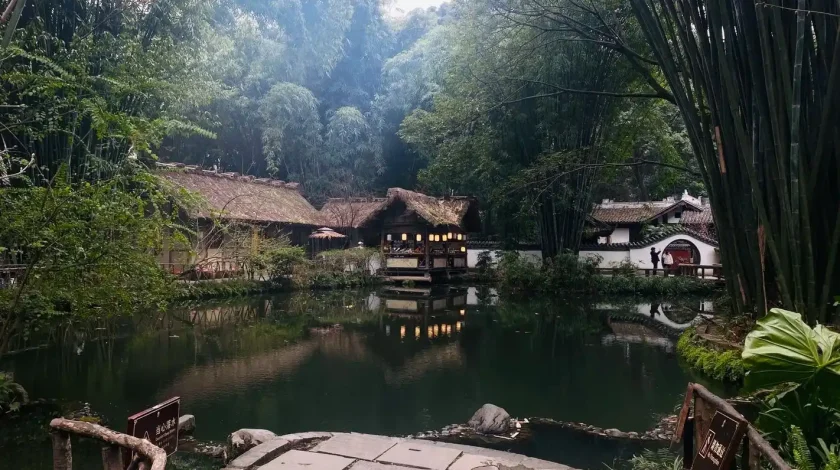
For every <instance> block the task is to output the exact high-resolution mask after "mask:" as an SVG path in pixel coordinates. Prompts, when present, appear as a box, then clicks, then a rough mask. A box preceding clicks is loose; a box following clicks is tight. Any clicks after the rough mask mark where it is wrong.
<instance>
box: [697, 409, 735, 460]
mask: <svg viewBox="0 0 840 470" xmlns="http://www.w3.org/2000/svg"><path fill="white" fill-rule="evenodd" d="M746 431H747V423H746V422H745V421H744V420H743V419H742V418H741V417H739V416H738V417H736V416H730V415H728V414H726V413H724V412H722V411H720V410H718V411H716V412H715V415H714V417H713V418H712V423H711V425H710V426H709V430H708V431H707V432H706V437H705V439H704V440H703V445H702V447H700V450H699V451H698V452H697V455H695V456H694V462H692V464H691V470H726V469H728V468H730V464H731V462H732V458H733V457H735V452H737V450H738V445H739V444H740V442H741V438H743V437H744V433H745V432H746Z"/></svg>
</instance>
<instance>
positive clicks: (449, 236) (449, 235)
mask: <svg viewBox="0 0 840 470" xmlns="http://www.w3.org/2000/svg"><path fill="white" fill-rule="evenodd" d="M446 236H447V237H448V238H449V239H450V240H452V232H449V233H448V234H447V235H446Z"/></svg>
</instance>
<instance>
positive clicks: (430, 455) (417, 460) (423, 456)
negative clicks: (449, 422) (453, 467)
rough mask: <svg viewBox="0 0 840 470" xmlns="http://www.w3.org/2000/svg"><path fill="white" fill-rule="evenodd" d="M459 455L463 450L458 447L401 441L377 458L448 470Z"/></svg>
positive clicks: (436, 469) (382, 460)
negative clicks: (449, 447)
mask: <svg viewBox="0 0 840 470" xmlns="http://www.w3.org/2000/svg"><path fill="white" fill-rule="evenodd" d="M459 455H461V451H460V450H458V449H448V448H446V447H441V446H434V445H429V444H426V443H424V444H419V443H414V442H400V443H399V444H397V445H395V446H394V447H391V449H389V450H388V452H385V453H384V454H382V455H381V456H380V457H379V458H378V459H376V460H377V461H379V462H384V463H393V464H397V465H407V466H410V467H419V468H427V469H430V470H446V468H447V467H448V466H449V464H451V463H452V462H453V461H454V460H455V459H456V458H457V457H458V456H459Z"/></svg>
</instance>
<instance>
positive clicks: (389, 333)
mask: <svg viewBox="0 0 840 470" xmlns="http://www.w3.org/2000/svg"><path fill="white" fill-rule="evenodd" d="M385 336H391V325H385Z"/></svg>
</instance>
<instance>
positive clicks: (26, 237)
mask: <svg viewBox="0 0 840 470" xmlns="http://www.w3.org/2000/svg"><path fill="white" fill-rule="evenodd" d="M63 173H64V171H63V170H62V171H61V172H59V174H58V175H57V176H56V178H54V183H52V184H50V185H47V186H42V187H35V188H21V189H17V188H15V189H0V206H2V207H3V210H2V211H0V256H2V257H3V259H4V260H5V261H6V262H8V261H12V262H13V263H15V264H18V265H23V266H24V267H25V272H24V273H23V275H22V276H20V277H18V278H17V280H16V282H15V283H14V284H12V285H11V286H8V287H7V288H4V289H0V351H4V350H6V349H7V347H8V346H9V342H10V341H11V339H12V337H13V336H14V335H15V334H21V335H27V334H29V333H32V332H36V331H39V330H40V329H43V328H44V327H45V326H47V325H49V324H50V323H52V322H54V321H58V320H63V321H67V320H69V321H73V320H77V319H83V318H90V317H108V316H114V315H120V314H124V313H133V312H136V311H140V310H143V309H147V308H157V307H159V306H160V305H161V303H162V302H164V301H165V300H166V298H167V297H168V296H169V295H170V294H171V292H172V284H171V279H170V278H169V277H168V276H167V275H166V274H165V273H164V272H163V271H162V270H161V269H160V268H159V267H158V264H157V259H156V255H155V254H156V253H157V252H158V250H160V248H161V246H162V243H163V237H164V234H165V233H170V234H172V236H173V237H175V238H177V237H178V236H179V234H183V233H184V232H183V231H182V229H181V227H180V226H178V224H177V223H176V222H175V218H174V214H173V213H171V212H169V211H168V210H167V209H166V207H167V206H166V203H167V202H168V201H169V195H168V194H166V193H164V192H162V191H161V190H160V188H159V187H158V186H157V180H156V179H155V178H153V177H151V176H150V175H148V174H146V173H143V172H139V173H137V174H135V175H133V176H130V177H128V176H126V177H119V178H114V179H108V180H101V181H98V182H95V183H83V184H80V185H78V186H71V185H68V184H67V183H65V182H64V177H63Z"/></svg>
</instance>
